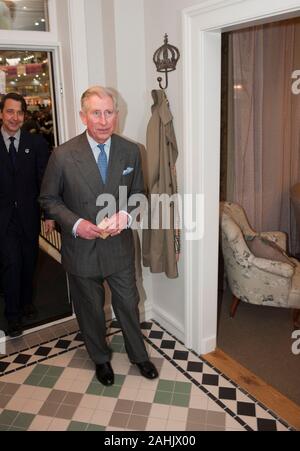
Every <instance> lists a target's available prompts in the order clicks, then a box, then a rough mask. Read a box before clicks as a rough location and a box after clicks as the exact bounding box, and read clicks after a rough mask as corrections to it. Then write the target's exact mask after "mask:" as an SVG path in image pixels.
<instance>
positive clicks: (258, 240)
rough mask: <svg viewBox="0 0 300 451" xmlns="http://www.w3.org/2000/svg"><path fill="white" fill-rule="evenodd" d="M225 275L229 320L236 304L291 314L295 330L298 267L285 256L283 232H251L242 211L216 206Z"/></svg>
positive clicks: (298, 301)
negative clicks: (230, 296)
mask: <svg viewBox="0 0 300 451" xmlns="http://www.w3.org/2000/svg"><path fill="white" fill-rule="evenodd" d="M220 224H221V233H222V237H221V240H222V251H223V257H224V266H225V272H226V276H227V279H228V283H229V287H230V290H231V292H232V294H233V303H232V306H231V316H232V317H233V316H234V315H235V312H236V309H237V307H238V304H239V302H240V301H244V302H248V303H250V304H256V305H265V306H272V307H285V308H291V309H295V310H293V320H294V326H295V327H298V325H299V324H298V316H299V310H298V309H300V263H299V262H298V261H297V260H295V259H293V258H290V257H288V256H287V254H286V253H285V250H286V235H285V234H284V233H283V232H262V233H258V232H256V231H255V230H253V229H252V228H251V226H250V225H249V222H248V220H247V216H246V214H245V212H244V210H243V208H242V207H240V206H239V205H238V204H234V203H230V202H221V204H220Z"/></svg>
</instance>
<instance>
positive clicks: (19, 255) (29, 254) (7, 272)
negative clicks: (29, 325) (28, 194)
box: [0, 209, 39, 321]
mask: <svg viewBox="0 0 300 451" xmlns="http://www.w3.org/2000/svg"><path fill="white" fill-rule="evenodd" d="M38 251H39V245H38V236H37V237H36V238H32V239H29V238H28V237H27V236H26V234H25V233H24V231H23V229H22V226H21V221H20V219H19V217H18V211H17V209H14V211H13V213H12V216H11V219H10V223H9V225H8V228H7V231H6V235H5V237H3V238H2V239H0V263H1V274H2V284H3V291H4V301H5V316H6V318H7V320H8V321H17V320H19V319H20V318H21V316H22V309H23V307H24V306H25V305H26V304H31V303H32V297H33V277H34V272H35V268H36V263H37V258H38Z"/></svg>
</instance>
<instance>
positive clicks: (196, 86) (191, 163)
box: [182, 0, 300, 354]
mask: <svg viewBox="0 0 300 451" xmlns="http://www.w3.org/2000/svg"><path fill="white" fill-rule="evenodd" d="M299 15H300V1H299V0H263V1H262V0H207V1H204V2H202V3H201V4H200V5H197V6H194V7H191V8H187V9H185V10H183V12H182V25H183V59H184V64H183V120H184V141H183V154H184V180H185V183H184V192H185V193H189V194H193V195H194V196H196V195H197V194H202V195H203V196H204V209H203V212H202V214H203V216H204V234H203V237H202V238H201V239H198V240H195V241H187V242H186V248H185V345H186V346H187V347H188V348H191V349H193V350H194V351H196V352H197V353H199V354H206V353H208V352H211V351H214V350H215V348H216V343H217V310H218V304H217V298H218V249H219V187H220V130H221V34H222V32H225V31H231V30H234V29H241V28H242V27H246V26H249V25H254V24H258V23H266V22H272V21H275V20H282V19H286V18H291V17H294V16H299Z"/></svg>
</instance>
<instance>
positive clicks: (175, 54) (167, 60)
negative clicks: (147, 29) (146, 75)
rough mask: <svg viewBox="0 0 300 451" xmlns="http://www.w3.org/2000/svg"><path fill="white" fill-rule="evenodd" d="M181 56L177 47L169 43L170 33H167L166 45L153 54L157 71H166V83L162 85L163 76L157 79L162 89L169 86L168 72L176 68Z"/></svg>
mask: <svg viewBox="0 0 300 451" xmlns="http://www.w3.org/2000/svg"><path fill="white" fill-rule="evenodd" d="M179 58H180V52H179V50H178V48H177V47H175V46H174V45H171V44H169V42H168V35H167V34H165V38H164V45H162V46H161V47H159V49H157V50H156V52H155V53H154V55H153V61H154V64H155V66H156V69H157V72H164V73H165V79H166V85H165V87H164V88H163V87H162V84H161V82H162V77H159V78H158V79H157V81H158V82H159V87H160V88H161V89H166V88H167V87H168V72H172V71H174V70H176V65H177V62H178V60H179Z"/></svg>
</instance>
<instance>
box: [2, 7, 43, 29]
mask: <svg viewBox="0 0 300 451" xmlns="http://www.w3.org/2000/svg"><path fill="white" fill-rule="evenodd" d="M47 5H48V0H14V1H8V0H0V30H23V31H24V30H31V31H49V21H48V7H47Z"/></svg>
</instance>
